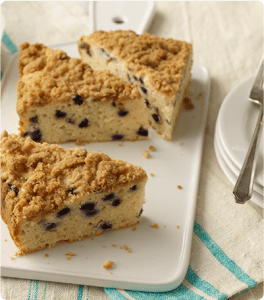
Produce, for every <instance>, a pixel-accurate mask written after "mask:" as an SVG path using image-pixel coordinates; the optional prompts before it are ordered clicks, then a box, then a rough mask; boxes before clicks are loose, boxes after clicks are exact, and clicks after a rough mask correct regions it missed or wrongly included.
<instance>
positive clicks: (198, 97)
mask: <svg viewBox="0 0 264 300" xmlns="http://www.w3.org/2000/svg"><path fill="white" fill-rule="evenodd" d="M202 95H203V93H202V92H200V93H199V94H198V95H197V97H196V100H200V98H201V97H202Z"/></svg>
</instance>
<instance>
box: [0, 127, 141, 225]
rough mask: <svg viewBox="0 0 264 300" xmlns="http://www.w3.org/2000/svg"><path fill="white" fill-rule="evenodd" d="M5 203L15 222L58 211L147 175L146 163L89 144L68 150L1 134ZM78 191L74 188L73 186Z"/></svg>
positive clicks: (12, 220)
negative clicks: (116, 156) (129, 160)
mask: <svg viewBox="0 0 264 300" xmlns="http://www.w3.org/2000/svg"><path fill="white" fill-rule="evenodd" d="M1 144H2V145H1V147H2V149H1V168H2V172H1V183H2V189H1V192H2V208H4V210H5V211H6V214H7V215H9V216H10V220H11V222H12V225H13V226H16V225H17V224H19V223H20V222H21V221H22V220H25V219H27V220H33V221H34V220H36V219H37V217H38V218H39V217H41V216H42V215H45V214H48V213H50V212H52V211H56V210H57V209H58V208H60V207H64V206H65V205H67V204H69V203H71V202H74V201H78V200H79V199H80V198H82V197H84V196H85V195H87V194H91V193H95V192H113V190H114V189H115V187H116V186H117V185H119V186H122V185H125V184H127V183H130V182H131V184H133V183H136V182H138V181H140V180H141V179H144V178H147V174H146V172H145V171H144V170H143V169H142V168H141V167H140V166H134V165H132V164H130V163H127V162H124V161H121V160H118V159H111V158H110V157H109V156H108V155H106V154H103V153H101V152H98V153H97V152H87V151H86V150H85V149H84V148H77V147H76V148H71V149H66V150H65V149H64V148H62V147H60V146H58V145H49V144H47V143H42V144H41V143H36V142H34V141H32V140H31V139H30V138H29V137H26V138H24V137H21V136H20V135H15V134H8V133H7V132H6V131H4V132H3V133H2V136H1ZM72 189H73V191H74V192H69V191H72Z"/></svg>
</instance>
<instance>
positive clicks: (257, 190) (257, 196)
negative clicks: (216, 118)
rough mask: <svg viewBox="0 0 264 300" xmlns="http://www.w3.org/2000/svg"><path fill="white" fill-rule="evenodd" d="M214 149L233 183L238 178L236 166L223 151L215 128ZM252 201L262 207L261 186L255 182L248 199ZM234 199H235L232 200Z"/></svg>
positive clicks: (263, 205) (223, 169)
mask: <svg viewBox="0 0 264 300" xmlns="http://www.w3.org/2000/svg"><path fill="white" fill-rule="evenodd" d="M214 149H215V154H216V158H217V160H218V163H219V165H220V167H221V169H222V171H223V172H224V174H225V175H226V177H227V178H228V179H229V181H230V182H231V183H232V184H233V185H235V184H236V181H237V178H238V171H237V170H236V166H234V165H233V164H232V162H231V161H230V160H229V159H228V157H227V156H226V154H225V151H224V149H223V146H222V145H221V142H220V140H219V137H218V133H217V130H216V133H215V137H214ZM250 200H251V201H252V202H254V203H255V204H257V205H258V206H260V207H262V208H263V207H264V204H263V187H261V186H259V185H258V183H257V182H255V183H254V186H253V193H252V197H251V199H250ZM233 201H235V199H234V200H233Z"/></svg>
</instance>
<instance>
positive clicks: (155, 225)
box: [149, 223, 159, 229]
mask: <svg viewBox="0 0 264 300" xmlns="http://www.w3.org/2000/svg"><path fill="white" fill-rule="evenodd" d="M149 226H150V227H151V228H156V229H158V228H159V225H158V224H157V223H155V224H153V225H149Z"/></svg>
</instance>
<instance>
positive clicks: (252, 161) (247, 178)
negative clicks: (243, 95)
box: [233, 105, 263, 204]
mask: <svg viewBox="0 0 264 300" xmlns="http://www.w3.org/2000/svg"><path fill="white" fill-rule="evenodd" d="M260 108H261V109H260V114H259V117H258V122H257V125H256V128H255V131H254V134H253V137H252V140H251V143H250V145H249V149H248V152H247V155H246V158H245V161H244V163H243V166H242V168H241V171H240V174H239V176H238V179H237V182H236V184H235V187H234V190H233V195H234V197H235V201H236V203H240V204H244V203H245V202H246V201H248V200H250V199H251V197H252V192H253V182H254V177H255V171H256V165H257V154H258V151H257V150H258V146H259V141H260V136H261V132H262V127H263V105H261V106H260Z"/></svg>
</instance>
